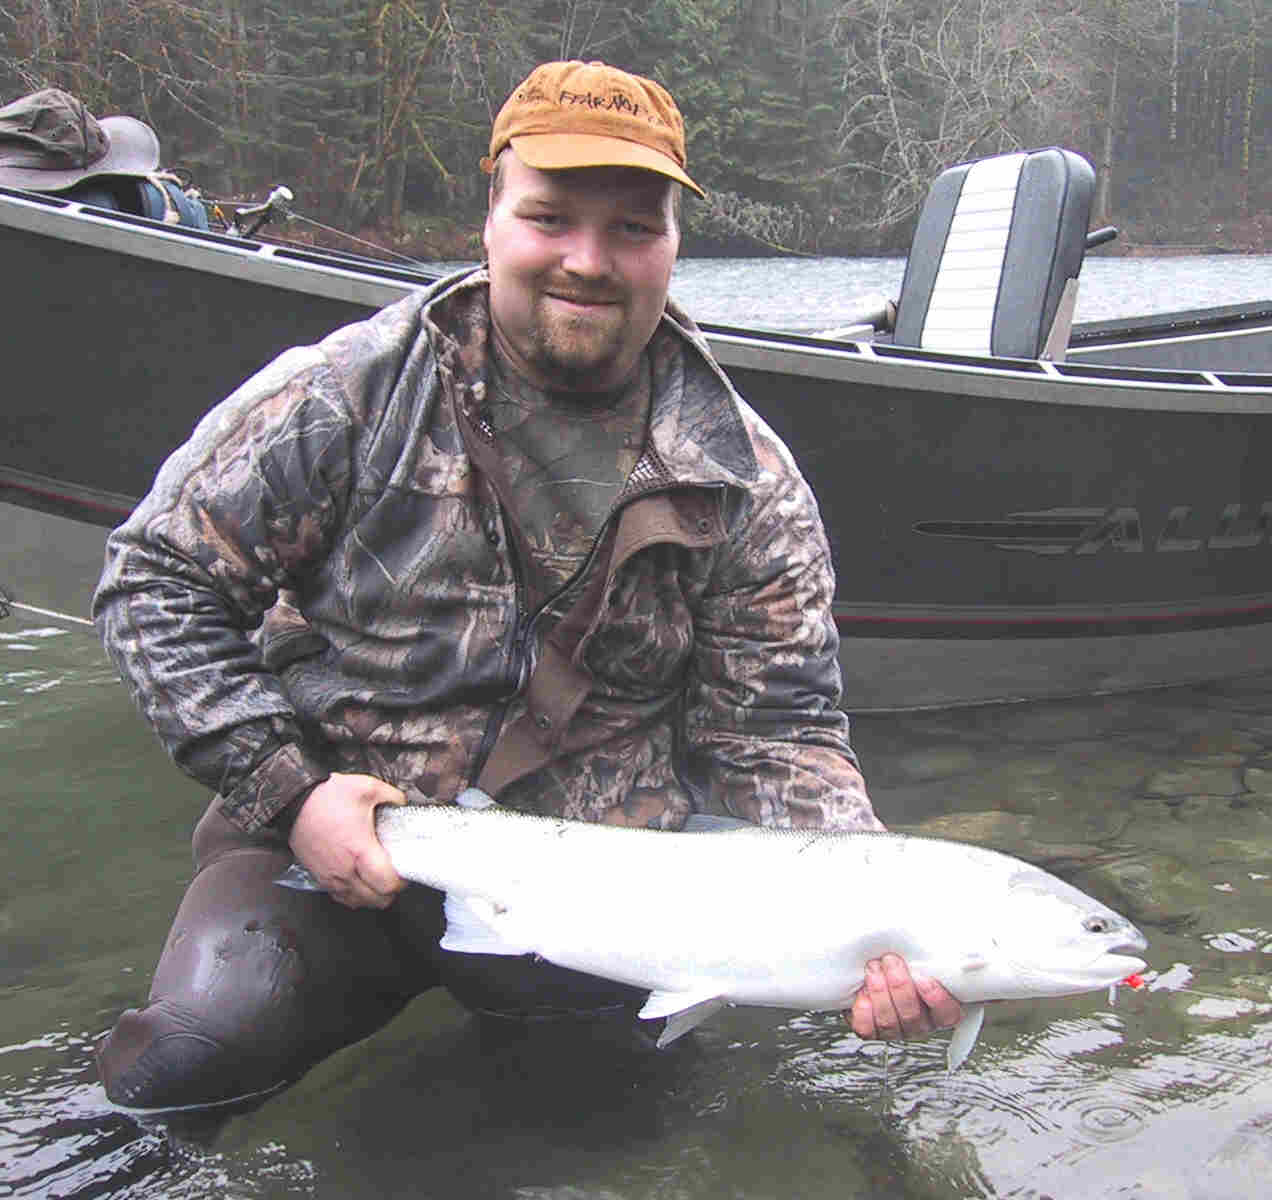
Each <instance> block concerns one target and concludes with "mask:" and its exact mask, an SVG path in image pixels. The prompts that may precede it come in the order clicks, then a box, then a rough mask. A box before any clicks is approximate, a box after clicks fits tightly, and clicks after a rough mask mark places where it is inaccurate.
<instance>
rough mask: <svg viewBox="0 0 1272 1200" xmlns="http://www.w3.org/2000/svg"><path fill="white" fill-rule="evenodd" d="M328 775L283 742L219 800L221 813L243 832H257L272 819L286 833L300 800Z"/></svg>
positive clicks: (313, 760)
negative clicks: (277, 821) (278, 823)
mask: <svg viewBox="0 0 1272 1200" xmlns="http://www.w3.org/2000/svg"><path fill="white" fill-rule="evenodd" d="M330 775H331V772H330V771H329V770H328V769H327V768H326V766H324V765H323V764H322V763H321V762H320V761H319V760H318V759H317V758H315V757H314V756H313V755H311V754H308V753H306V752H305V750H304V749H303V748H302V747H301V746H299V745H297V744H296V743H295V742H285V743H284V744H283V745H281V746H279V747H278V749H277V750H275V751H274V752H273V753H272V754H270V755H268V756H267V757H265V758H263V759H261V761H260V762H259V763H257V765H256V766H255V767H254V768H253V769H252V770H251V771H250V772H249V773H248V774H247V776H246V777H245V778H244V779H243V780H242V782H241V783H239V785H238V786H237V787H235V788H234V789H233V790H232V791H230V792H228V793H226V794H225V795H223V796H222V797H221V813H222V814H223V815H224V817H225V818H226V820H228V821H229V822H230V823H231V824H232V825H234V826H236V827H237V828H239V829H241V830H243V832H244V833H257V832H259V831H260V830H261V829H263V828H264V827H265V826H266V825H269V824H271V823H272V822H273V821H274V820H275V819H276V818H277V819H278V820H279V822H280V827H283V831H284V832H285V833H286V832H289V831H290V827H291V823H292V822H293V821H294V820H295V815H296V813H297V812H299V811H300V803H301V801H302V800H303V799H304V797H305V796H307V795H308V794H309V792H310V791H311V790H312V789H313V788H315V787H316V786H317V785H318V784H320V783H322V781H323V780H324V779H327V778H329V777H330ZM293 806H294V808H293ZM288 813H290V820H288V816H287V814H288Z"/></svg>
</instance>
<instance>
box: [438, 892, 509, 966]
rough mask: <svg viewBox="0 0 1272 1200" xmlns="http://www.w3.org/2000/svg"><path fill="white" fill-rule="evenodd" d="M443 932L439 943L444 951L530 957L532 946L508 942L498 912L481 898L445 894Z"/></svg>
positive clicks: (494, 906)
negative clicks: (444, 928)
mask: <svg viewBox="0 0 1272 1200" xmlns="http://www.w3.org/2000/svg"><path fill="white" fill-rule="evenodd" d="M445 910H446V933H445V934H444V935H443V937H442V940H441V941H440V942H439V943H438V944H439V945H440V946H441V948H442V949H443V950H456V951H458V952H460V953H461V954H529V953H531V952H532V947H530V946H521V945H518V944H516V943H514V942H511V941H509V940H508V938H507V937H506V936H505V935H504V934H503V933H502V932H500V929H499V925H500V920H499V918H500V916H501V915H502V912H501V910H500V909H499V908H498V907H497V906H496V905H495V904H493V903H491V901H489V900H487V899H486V898H485V897H483V896H460V895H458V894H456V893H455V892H447V893H446V905H445Z"/></svg>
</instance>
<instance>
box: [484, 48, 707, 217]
mask: <svg viewBox="0 0 1272 1200" xmlns="http://www.w3.org/2000/svg"><path fill="white" fill-rule="evenodd" d="M508 145H511V146H512V148H513V149H514V150H515V151H516V152H517V157H518V158H519V159H521V161H522V162H523V163H525V164H526V165H527V166H530V167H536V168H537V169H538V170H541V171H564V170H568V169H570V168H573V167H638V168H640V169H641V170H644V171H657V172H658V174H660V175H666V176H668V177H669V178H671V179H674V180H676V182H677V183H683V184H684V185H685V187H687V188H691V189H692V190H693V191H695V192H696V193H697V194H698V195H699V196H705V195H706V193H705V192H703V190H702V189H701V188H700V187H699V186H698V185H697V184H696V183H694V181H693V180H692V179H690V178H689V176H688V175H687V174H685V164H686V157H685V123H684V119H683V118H682V117H681V115H680V109H678V108H677V107H676V102H675V101H674V100H673V99H672V98H671V93H670V92H668V91H667V89H666V88H665V87H663V86H662V84H660V83H655V82H654V81H653V80H652V79H645V78H643V77H642V76H640V75H631V74H629V73H628V72H626V71H620V70H619V69H618V68H617V67H611V66H608V65H606V64H605V63H603V62H588V63H585V62H579V61H578V60H572V61H570V62H550V63H544V64H542V65H541V66H538V67H535V69H534V70H533V71H531V72H530V74H529V75H527V76H526V78H525V81H524V82H523V83H520V84H518V85H517V87H516V88H515V89H514V90H513V93H512V95H511V96H509V97H508V99H507V100H506V101H505V102H504V106H503V108H501V109H500V110H499V115H498V116H497V117H496V118H495V124H494V127H493V128H492V129H491V131H490V154H489V155H488V156H487V157H486V158H483V159H482V160H481V166H482V170H484V171H486V172H487V173H489V172H490V171H492V170H493V169H494V163H495V159H496V158H497V157H498V155H499V152H500V151H501V150H503V148H504V147H505V146H508Z"/></svg>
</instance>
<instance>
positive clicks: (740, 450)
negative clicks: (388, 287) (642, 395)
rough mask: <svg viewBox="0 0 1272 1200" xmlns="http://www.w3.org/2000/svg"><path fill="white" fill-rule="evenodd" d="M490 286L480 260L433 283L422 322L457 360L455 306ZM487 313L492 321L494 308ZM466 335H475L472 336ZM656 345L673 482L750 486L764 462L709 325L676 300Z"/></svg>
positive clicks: (660, 438) (664, 458)
mask: <svg viewBox="0 0 1272 1200" xmlns="http://www.w3.org/2000/svg"><path fill="white" fill-rule="evenodd" d="M489 287H490V276H489V274H488V273H487V271H486V269H485V267H484V266H480V267H472V268H468V269H466V270H464V271H461V272H459V273H457V274H454V275H450V276H448V277H446V278H445V279H442V280H439V281H438V282H437V283H435V284H433V285H432V286H431V287H429V288H428V289H426V290H425V292H424V294H423V296H422V297H421V305H422V311H421V317H422V322H423V325H424V327H425V328H426V329H428V330H429V331H430V335H431V336H432V337H433V339H434V346H435V349H436V350H437V351H438V354H439V358H440V359H444V360H447V361H451V362H454V361H455V357H456V355H457V354H458V353H459V352H460V347H459V346H458V345H457V344H456V337H455V334H456V332H457V327H459V325H460V323H459V322H457V321H455V320H454V319H452V315H451V314H453V313H454V312H455V311H456V307H455V306H458V307H459V308H460V309H467V310H468V311H469V312H471V311H472V309H471V308H470V307H469V306H470V305H472V304H473V303H474V298H475V296H476V294H477V293H482V294H483V295H484V296H488V293H489ZM486 312H487V314H488V313H489V303H488V300H487V302H486ZM486 320H487V324H488V322H489V316H488V315H487V317H486ZM461 337H464V335H462V334H461ZM465 340H466V341H469V342H471V337H467V338H465ZM439 342H440V343H441V344H439ZM649 353H650V355H651V358H652V365H653V387H652V403H651V410H650V418H649V444H650V447H651V448H652V451H653V453H654V455H655V457H656V459H657V460H659V461H660V462H661V465H662V466H663V467H664V468H665V470H666V472H667V474H668V475H669V476H670V477H671V478H670V480H669V482H670V483H672V484H675V485H702V486H719V485H722V484H724V485H732V486H734V487H739V488H743V489H745V488H747V487H749V485H750V484H752V483H753V482H754V480H755V478H756V477H757V475H758V473H759V467H758V464H757V462H756V457H755V450H754V448H753V446H752V444H751V438H750V435H749V432H748V430H747V427H746V422H745V420H744V418H743V414H742V408H743V402H742V400H741V399H740V398H739V396H738V394H737V392H736V391H735V390H734V388H733V385H732V384H731V383H730V382H729V379H728V377H727V376H726V375H725V374H724V372H723V370H721V368H720V366H719V364H718V363H717V362H716V361H715V359H714V357H713V356H712V354H711V351H710V348H709V347H708V345H707V341H706V338H705V337H704V336H703V334H702V331H701V330H700V329H699V328H698V327H697V325H696V324H694V322H693V320H692V319H691V318H690V317H689V316H688V314H687V313H685V311H684V310H683V309H681V308H680V306H679V305H677V304H676V303H675V302H674V301H672V300H668V302H667V306H666V309H665V310H664V312H663V316H662V320H661V321H660V323H659V325H658V328H657V329H656V330H655V331H654V336H653V338H652V339H651V340H650V344H649Z"/></svg>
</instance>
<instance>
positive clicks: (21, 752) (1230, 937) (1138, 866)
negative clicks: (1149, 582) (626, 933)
mask: <svg viewBox="0 0 1272 1200" xmlns="http://www.w3.org/2000/svg"><path fill="white" fill-rule="evenodd" d="M856 741H857V744H858V746H859V749H860V751H861V753H862V756H863V759H864V762H865V766H866V769H867V775H868V778H869V779H870V782H871V789H872V792H873V794H874V797H875V802H876V805H877V807H878V808H879V810H880V812H881V814H882V815H883V816H884V819H885V820H887V821H888V822H889V823H890V824H893V825H894V826H897V827H902V828H924V829H927V830H930V831H932V832H937V833H941V834H944V835H948V836H954V837H964V838H968V839H971V840H976V841H981V842H985V843H988V844H991V845H995V846H999V847H1000V848H1003V849H1006V850H1009V851H1011V852H1014V853H1017V854H1019V855H1021V856H1022V857H1026V858H1029V859H1031V860H1033V861H1037V862H1040V863H1042V864H1043V865H1045V866H1047V867H1049V868H1050V869H1052V870H1054V871H1056V872H1057V873H1058V874H1061V875H1063V876H1064V877H1065V878H1068V879H1070V880H1071V881H1073V882H1075V883H1077V884H1078V885H1079V886H1081V887H1083V888H1085V889H1086V890H1088V891H1091V892H1093V893H1094V894H1096V895H1098V896H1100V897H1101V898H1102V899H1104V900H1106V901H1108V902H1109V903H1111V904H1112V905H1113V906H1114V907H1116V908H1118V909H1120V910H1121V911H1123V912H1126V913H1127V914H1128V915H1129V916H1131V917H1132V918H1133V919H1135V920H1136V921H1137V922H1138V923H1139V924H1140V926H1141V928H1142V929H1143V930H1144V931H1145V933H1146V934H1147V935H1148V937H1149V941H1150V949H1149V953H1148V957H1149V960H1150V963H1151V967H1152V969H1153V970H1152V972H1151V973H1150V976H1149V979H1150V984H1149V986H1148V987H1146V988H1144V989H1143V990H1141V991H1139V992H1131V991H1130V990H1129V989H1126V988H1123V989H1120V991H1119V995H1118V998H1117V1003H1116V1005H1110V1003H1109V999H1108V997H1107V996H1105V995H1103V994H1097V995H1090V996H1085V997H1078V998H1074V999H1070V1000H1047V1001H1040V1002H1038V1003H1036V1004H1024V1003H1007V1004H1000V1005H996V1006H993V1007H992V1008H991V1010H990V1013H989V1016H988V1019H987V1022H986V1028H985V1032H984V1034H983V1035H982V1038H981V1042H980V1044H979V1046H978V1047H977V1049H976V1050H975V1052H974V1053H973V1055H972V1057H971V1059H970V1060H969V1062H968V1063H967V1065H966V1066H965V1067H964V1068H963V1069H962V1070H961V1071H959V1072H958V1073H956V1074H955V1075H953V1076H948V1075H947V1074H946V1072H945V1070H944V1049H945V1046H944V1040H943V1039H942V1038H939V1037H938V1038H933V1039H930V1040H928V1041H925V1042H921V1043H914V1044H910V1045H907V1046H904V1047H899V1048H893V1049H892V1050H891V1051H890V1052H888V1053H887V1055H886V1056H885V1053H884V1050H883V1048H882V1047H880V1046H877V1045H864V1044H863V1043H861V1042H859V1041H858V1040H857V1039H855V1038H854V1037H853V1036H852V1035H851V1034H850V1033H849V1032H847V1030H846V1029H845V1027H844V1026H843V1024H842V1023H841V1022H840V1021H839V1020H838V1019H837V1018H836V1017H834V1016H831V1015H818V1016H801V1015H793V1014H781V1013H768V1012H757V1011H753V1010H731V1011H727V1012H725V1013H723V1014H721V1015H720V1016H718V1017H716V1018H714V1019H713V1020H712V1021H711V1022H710V1023H709V1024H708V1025H707V1026H705V1027H703V1029H702V1030H700V1031H699V1033H698V1035H697V1036H696V1037H694V1038H690V1039H685V1041H684V1042H683V1043H681V1044H679V1046H678V1047H673V1048H672V1049H671V1050H670V1051H668V1052H664V1053H661V1054H658V1055H653V1056H650V1055H644V1054H638V1053H635V1052H634V1051H632V1050H631V1049H630V1048H627V1047H622V1046H610V1045H606V1044H603V1043H597V1042H596V1041H594V1040H592V1039H590V1038H589V1037H587V1036H586V1035H584V1034H581V1033H578V1032H572V1033H569V1034H566V1035H562V1034H555V1035H538V1036H526V1037H523V1038H520V1039H516V1038H513V1039H508V1040H506V1041H504V1042H502V1043H500V1044H497V1045H496V1044H492V1043H491V1042H490V1041H489V1040H486V1041H483V1039H482V1037H481V1036H480V1034H479V1033H478V1032H477V1031H476V1030H475V1029H474V1028H473V1026H471V1025H470V1023H469V1022H468V1020H467V1019H466V1017H465V1016H464V1014H463V1013H462V1012H461V1011H460V1010H459V1009H458V1008H456V1007H455V1006H454V1005H453V1004H452V1003H451V1002H450V1001H449V1000H448V999H447V998H446V997H445V996H443V995H433V996H428V997H425V998H423V999H421V1000H420V1001H417V1002H416V1003H415V1004H414V1005H413V1006H412V1007H411V1008H410V1009H408V1011H407V1012H406V1013H405V1014H404V1015H403V1016H402V1017H401V1018H400V1019H399V1020H398V1021H396V1022H395V1023H394V1024H392V1025H391V1026H389V1027H388V1028H387V1029H385V1030H384V1031H382V1033H381V1034H379V1035H377V1036H376V1037H375V1038H372V1039H371V1040H370V1041H368V1042H366V1043H363V1044H362V1045H360V1046H358V1047H355V1048H353V1049H351V1050H348V1051H345V1052H343V1053H342V1054H339V1055H337V1056H336V1057H334V1058H333V1059H331V1060H329V1061H328V1062H327V1063H325V1064H324V1065H323V1066H321V1067H320V1068H318V1069H317V1070H315V1071H313V1072H311V1074H310V1075H309V1076H308V1077H306V1078H305V1079H304V1080H302V1081H301V1083H300V1084H298V1085H297V1086H296V1087H294V1088H292V1089H291V1090H290V1091H288V1092H286V1093H284V1094H282V1095H280V1096H278V1097H276V1098H275V1099H273V1100H272V1101H270V1102H269V1103H268V1104H266V1105H265V1107H264V1108H263V1109H261V1110H260V1111H259V1112H257V1113H255V1114H253V1115H252V1116H249V1117H244V1118H239V1119H237V1120H235V1121H233V1122H231V1123H230V1124H229V1125H228V1126H227V1127H226V1129H225V1130H224V1131H223V1132H222V1134H221V1135H220V1137H219V1138H218V1139H217V1140H216V1141H215V1142H214V1143H213V1145H212V1146H211V1147H210V1148H198V1147H192V1146H188V1145H184V1144H176V1143H173V1142H172V1141H170V1140H169V1139H167V1138H165V1137H164V1136H162V1135H161V1134H160V1133H157V1132H153V1131H147V1130H144V1129H141V1128H140V1127H138V1126H137V1125H136V1124H135V1123H134V1122H133V1121H132V1120H131V1119H130V1118H128V1117H127V1116H125V1115H123V1114H120V1113H118V1112H114V1111H112V1110H111V1108H110V1107H109V1105H107V1103H106V1101H105V1098H104V1095H103V1094H102V1091H101V1089H100V1087H99V1085H98V1084H97V1082H96V1076H95V1073H94V1069H93V1065H92V1045H93V1042H94V1040H95V1039H96V1038H98V1037H99V1036H100V1035H101V1034H102V1033H103V1032H104V1031H105V1030H106V1029H107V1028H109V1026H110V1025H111V1023H112V1022H113V1020H114V1018H115V1016H116V1015H117V1014H118V1012H119V1011H120V1010H121V1009H122V1008H124V1007H126V1006H129V1005H132V1004H135V1003H137V1002H139V1001H140V1000H142V998H143V997H144V995H145V992H146V988H147V983H148V978H149V972H150V970H151V968H152V966H153V963H154V959H155V956H156V954H157V952H158V948H159V945H160V943H161V942H162V940H163V937H164V935H165V933H166V932H167V927H168V922H169V920H170V918H171V915H172V912H173V910H174V908H175V906H176V904H177V901H178V899H179V898H180V895H181V891H182V888H183V886H184V884H185V881H186V880H187V879H188V877H189V872H190V864H189V850H188V840H187V839H188V834H189V831H190V828H191V827H192V825H193V822H194V820H195V819H196V817H197V815H198V814H199V813H200V812H201V810H202V808H203V805H204V802H205V798H204V796H203V795H202V793H201V792H200V790H199V789H198V788H197V787H195V786H194V785H193V784H191V783H189V782H188V781H186V780H185V779H184V778H183V777H182V776H181V775H180V774H179V773H178V772H177V771H176V770H175V768H173V767H172V766H171V765H170V764H169V763H168V761H167V760H166V758H165V757H164V755H163V754H162V752H161V751H160V750H159V748H158V746H157V744H156V743H155V742H154V741H153V739H152V737H151V735H150V734H149V733H148V731H146V730H145V729H144V728H143V727H142V725H141V723H140V721H139V719H138V718H137V717H136V716H135V714H134V712H133V709H132V707H131V704H130V702H129V701H128V699H127V697H126V696H125V695H124V693H123V691H122V689H121V688H120V687H119V685H118V684H117V683H116V681H115V679H114V676H113V674H112V672H111V670H110V668H109V667H108V665H107V664H106V662H105V659H104V656H103V655H102V654H101V652H100V650H99V649H98V647H97V644H96V641H95V639H94V638H93V635H92V634H91V632H88V631H85V630H83V629H78V628H77V629H67V628H63V627H60V626H55V625H51V624H48V623H46V622H43V621H41V620H40V619H38V618H36V617H34V616H31V615H23V614H21V613H16V614H14V615H11V616H10V617H8V618H7V619H5V620H3V621H0V780H2V781H3V790H4V804H3V806H2V807H0V824H2V832H3V840H2V841H0V868H2V870H0V987H2V988H3V991H2V993H0V995H2V998H3V999H2V1003H0V1197H3V1196H39V1197H64V1198H66V1197H83V1198H87V1197H118V1196H129V1197H134V1196H135V1197H142V1196H144V1197H155V1196H162V1197H168V1196H171V1197H204V1196H206V1197H214V1196H215V1197H296V1196H321V1197H328V1196H330V1197H345V1196H376V1197H407V1196H411V1197H417V1196H419V1197H448V1198H449V1197H455V1198H461V1200H462V1198H467V1197H508V1198H511V1200H575V1198H582V1197H587V1198H596V1200H616V1198H617V1200H655V1198H657V1200H663V1198H673V1197H674V1198H679V1197H685V1198H696V1197H711V1198H714V1197H721V1198H724V1197H728V1198H730V1200H743V1198H745V1200H760V1198H769V1197H772V1198H775V1200H776V1198H779V1197H780V1198H785V1197H810V1198H820V1197H832V1196H833V1197H837V1198H841V1197H852V1196H886V1197H901V1198H929V1197H971V1196H1011V1197H1043V1196H1051V1197H1055V1198H1056V1200H1060V1198H1065V1200H1068V1198H1072V1197H1101V1196H1109V1197H1122V1196H1134V1197H1170V1198H1174V1197H1179V1198H1181V1200H1201V1198H1204V1200H1220V1198H1223V1200H1227V1198H1229V1197H1232V1198H1238V1197H1239V1198H1241V1200H1245V1198H1247V1197H1255V1196H1260V1195H1264V1194H1266V1191H1267V1180H1268V1179H1269V1178H1272V879H1269V876H1272V675H1269V676H1265V677H1261V678H1256V679H1251V680H1245V681H1239V682H1235V683H1231V684H1227V685H1223V686H1212V687H1206V688H1192V689H1179V690H1171V691H1162V692H1156V693H1150V694H1145V695H1142V696H1137V697H1119V698H1101V699H1093V700H1088V701H1071V702H1062V703H1052V704H1034V705H1021V706H1012V707H1002V708H986V709H980V710H969V711H965V712H960V713H944V714H931V715H924V716H911V717H872V718H869V719H860V720H858V721H857V722H856ZM797 919H798V914H797V913H794V912H793V913H792V920H797Z"/></svg>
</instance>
